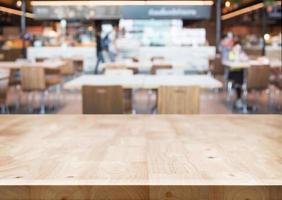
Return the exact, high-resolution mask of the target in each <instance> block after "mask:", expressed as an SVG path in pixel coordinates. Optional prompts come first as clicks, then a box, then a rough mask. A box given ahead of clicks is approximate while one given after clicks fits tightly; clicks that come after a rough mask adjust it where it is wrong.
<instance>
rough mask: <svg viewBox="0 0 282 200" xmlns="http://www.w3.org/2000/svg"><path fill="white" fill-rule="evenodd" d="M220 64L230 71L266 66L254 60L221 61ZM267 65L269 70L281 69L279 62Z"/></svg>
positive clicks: (281, 65)
mask: <svg viewBox="0 0 282 200" xmlns="http://www.w3.org/2000/svg"><path fill="white" fill-rule="evenodd" d="M222 64H223V65H224V66H226V67H228V68H229V69H231V70H236V69H246V68H249V67H251V66H252V65H266V64H264V63H261V62H258V61H256V60H250V61H234V62H233V61H223V62H222ZM269 65H270V67H271V68H281V67H282V64H281V61H272V62H270V63H269Z"/></svg>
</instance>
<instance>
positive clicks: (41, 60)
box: [35, 57, 48, 62]
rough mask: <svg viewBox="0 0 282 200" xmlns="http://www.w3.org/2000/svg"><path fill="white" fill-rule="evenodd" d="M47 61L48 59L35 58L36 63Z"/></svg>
mask: <svg viewBox="0 0 282 200" xmlns="http://www.w3.org/2000/svg"><path fill="white" fill-rule="evenodd" d="M45 60H48V58H47V57H37V58H35V62H44V61H45Z"/></svg>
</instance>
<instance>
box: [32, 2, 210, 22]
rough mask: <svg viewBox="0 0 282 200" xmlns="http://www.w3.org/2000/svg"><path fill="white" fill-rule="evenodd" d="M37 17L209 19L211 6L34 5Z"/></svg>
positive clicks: (39, 18)
mask: <svg viewBox="0 0 282 200" xmlns="http://www.w3.org/2000/svg"><path fill="white" fill-rule="evenodd" d="M33 13H34V14H35V19H38V20H44V19H191V20H197V19H209V18H210V15H211V7H210V6H155V5H154V6H147V5H144V6H143V5H141V6H140V5H139V6H56V7H54V6H34V7H33Z"/></svg>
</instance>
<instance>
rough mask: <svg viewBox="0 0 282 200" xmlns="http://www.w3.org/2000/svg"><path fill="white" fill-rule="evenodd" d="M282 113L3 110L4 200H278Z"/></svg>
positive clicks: (281, 194) (0, 191) (281, 193)
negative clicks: (41, 113) (40, 112)
mask: <svg viewBox="0 0 282 200" xmlns="http://www.w3.org/2000/svg"><path fill="white" fill-rule="evenodd" d="M281 149H282V117H281V116H279V115H276V116H275V115H258V116H242V115H233V116H231V115H217V116H214V115H213V116H205V115H202V116H199V115H198V116H179V115H171V116H169V115H167V116H142V115H141V116H111V115H110V116H101V115H96V116H91V115H90V116H82V115H68V116H67V115H65V116H63V115H57V116H23V115H22V116H0V197H1V199H19V198H20V199H48V200H49V199H52V200H53V199H60V200H61V199H93V200H105V199H107V200H150V199H153V200H169V199H177V200H246V199H249V200H280V199H282V186H281V185H282V170H281V169H282V161H281V158H282V151H281Z"/></svg>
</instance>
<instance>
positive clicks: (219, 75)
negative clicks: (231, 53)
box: [209, 55, 225, 82]
mask: <svg viewBox="0 0 282 200" xmlns="http://www.w3.org/2000/svg"><path fill="white" fill-rule="evenodd" d="M209 62H210V64H209V65H210V66H209V69H210V73H211V74H212V75H213V76H214V77H215V78H216V79H218V80H220V81H222V82H223V81H224V80H223V78H224V72H225V71H224V65H222V63H221V56H220V55H216V56H215V58H214V59H212V60H210V61H209Z"/></svg>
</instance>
